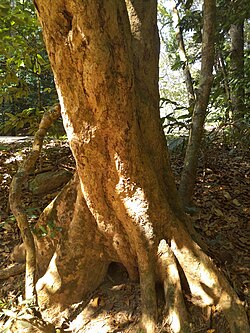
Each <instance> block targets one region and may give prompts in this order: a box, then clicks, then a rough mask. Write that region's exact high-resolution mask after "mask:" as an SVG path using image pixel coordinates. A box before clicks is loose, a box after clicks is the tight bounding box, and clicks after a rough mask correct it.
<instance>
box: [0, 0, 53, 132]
mask: <svg viewBox="0 0 250 333" xmlns="http://www.w3.org/2000/svg"><path fill="white" fill-rule="evenodd" d="M55 101H56V94H55V88H54V83H53V75H52V72H51V69H50V64H49V60H48V56H47V53H46V51H45V47H44V44H43V40H42V33H41V28H40V27H39V25H38V21H37V17H36V14H35V12H34V8H33V3H32V2H31V1H28V0H23V1H16V2H10V1H5V0H3V1H1V10H0V108H1V113H0V121H1V130H0V133H3V134H6V129H8V131H9V132H7V133H10V132H11V130H13V128H15V130H17V132H14V133H19V130H20V129H23V128H27V126H30V125H31V127H30V129H28V132H29V133H33V132H34V127H35V126H36V125H37V119H38V118H39V117H40V113H41V111H42V110H43V107H45V106H47V105H52V104H53V103H54V102H55ZM11 115H12V116H13V117H12V116H11ZM28 116H30V121H28V119H27V117H28ZM18 121H19V122H20V124H18ZM32 121H34V124H32ZM11 124H13V126H14V127H13V128H11ZM32 127H33V128H32Z"/></svg>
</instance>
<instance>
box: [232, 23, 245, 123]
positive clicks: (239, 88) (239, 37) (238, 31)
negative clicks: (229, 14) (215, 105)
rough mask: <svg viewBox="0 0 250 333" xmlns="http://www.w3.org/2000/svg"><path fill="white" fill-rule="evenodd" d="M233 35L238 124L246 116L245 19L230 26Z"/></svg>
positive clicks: (233, 94) (235, 118)
mask: <svg viewBox="0 0 250 333" xmlns="http://www.w3.org/2000/svg"><path fill="white" fill-rule="evenodd" d="M230 37H231V62H230V64H231V75H230V76H231V80H230V81H231V104H232V111H233V120H234V121H235V122H236V124H238V125H240V122H241V121H242V120H243V118H244V113H245V105H244V97H245V89H244V82H243V80H244V21H242V22H241V23H239V24H232V25H231V27H230Z"/></svg>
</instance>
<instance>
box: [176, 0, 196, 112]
mask: <svg viewBox="0 0 250 333" xmlns="http://www.w3.org/2000/svg"><path fill="white" fill-rule="evenodd" d="M172 15H173V21H174V25H175V32H176V39H177V42H178V49H179V56H180V60H181V61H182V63H183V65H182V70H183V74H184V80H185V84H186V88H187V93H188V104H189V113H190V115H192V114H193V110H194V105H195V94H194V87H193V80H192V75H191V72H190V68H189V64H188V57H187V52H186V48H185V43H184V39H183V34H182V29H181V27H180V17H179V12H178V9H177V6H176V5H174V7H173V14H172Z"/></svg>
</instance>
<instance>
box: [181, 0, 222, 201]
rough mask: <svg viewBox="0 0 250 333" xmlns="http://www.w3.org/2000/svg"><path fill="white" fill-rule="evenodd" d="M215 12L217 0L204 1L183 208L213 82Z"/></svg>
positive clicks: (189, 191)
mask: <svg viewBox="0 0 250 333" xmlns="http://www.w3.org/2000/svg"><path fill="white" fill-rule="evenodd" d="M215 15H216V5H215V0H205V1H204V9H203V20H204V22H203V34H202V58H201V77H200V84H199V89H198V93H197V97H196V103H195V108H194V113H193V117H192V124H191V129H190V134H189V141H188V145H187V149H186V154H185V160H184V166H183V170H182V174H181V182H180V187H179V194H180V197H181V200H182V204H183V206H184V207H187V206H190V205H191V203H192V196H193V191H194V186H195V181H196V172H197V166H198V156H199V150H200V147H201V141H202V136H203V126H204V122H205V118H206V110H207V105H208V101H209V95H210V91H211V87H212V82H213V75H212V71H213V64H214V35H215Z"/></svg>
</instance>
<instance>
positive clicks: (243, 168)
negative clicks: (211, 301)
mask: <svg viewBox="0 0 250 333" xmlns="http://www.w3.org/2000/svg"><path fill="white" fill-rule="evenodd" d="M30 147H31V143H30V142H22V143H12V144H8V145H7V144H4V145H1V146H0V187H1V191H0V244H1V246H0V270H1V269H4V268H6V267H8V266H9V265H11V264H12V262H11V252H12V251H13V248H14V247H15V246H16V245H18V244H20V243H21V240H20V234H19V230H18V228H17V226H16V223H15V219H14V217H13V215H12V214H11V212H10V210H9V206H8V189H9V185H10V182H11V179H12V176H13V175H14V174H15V172H16V171H17V169H18V164H19V163H20V161H22V158H23V156H25V155H26V154H27V152H28V151H29V149H30ZM171 158H172V166H173V169H174V173H175V175H176V180H177V183H178V181H179V175H180V173H181V166H182V162H183V154H182V153H180V152H179V153H178V152H175V153H174V154H172V157H171ZM249 166H250V156H249V154H245V153H243V152H237V154H234V155H233V156H232V155H230V154H229V153H228V151H227V150H226V149H225V148H224V147H223V146H221V145H218V146H216V147H214V146H213V147H211V148H210V151H209V150H208V151H207V152H206V155H203V156H202V157H201V158H200V160H199V170H198V177H197V183H196V189H195V195H194V202H195V204H196V205H197V207H198V208H199V209H198V210H197V212H196V213H195V214H194V215H193V216H192V218H193V221H194V226H195V228H196V229H197V231H198V232H199V233H200V234H201V235H202V237H203V239H204V241H205V242H206V243H207V245H208V246H209V249H210V255H211V258H212V259H213V260H214V261H215V262H216V264H217V266H218V267H219V268H220V269H221V270H222V271H223V272H224V274H225V275H226V277H227V278H228V280H229V281H230V283H231V285H232V286H233V288H234V289H235V291H236V292H237V294H238V295H239V298H240V299H241V301H242V302H244V304H245V307H246V311H247V313H248V316H250V311H249V306H250V256H249V251H250V223H249V221H250V202H249V185H250V168H249ZM58 169H68V170H70V171H74V160H73V158H72V155H71V152H70V149H69V146H68V144H67V142H65V141H60V140H47V141H46V144H45V147H44V149H43V153H42V156H41V158H40V160H39V163H37V166H36V170H35V173H40V172H43V171H46V170H58ZM32 177H34V175H32V176H31V179H32ZM59 190H60V189H57V190H56V191H54V192H51V193H48V194H46V195H43V196H41V195H40V196H39V195H33V194H32V193H30V191H29V189H28V187H27V188H24V195H23V198H24V204H25V207H26V209H27V213H28V215H29V218H30V223H32V224H33V223H35V222H36V220H37V219H38V217H39V215H40V213H41V212H42V210H43V209H44V208H45V207H46V205H47V204H48V203H49V202H50V201H51V200H52V199H53V198H54V197H55V196H56V195H57V193H58V191H59ZM118 272H119V269H118ZM125 275H126V272H124V271H123V270H122V269H121V271H120V273H118V275H117V273H116V276H115V277H114V276H113V275H112V272H111V273H110V274H108V275H107V278H106V280H105V281H104V283H103V284H102V285H101V286H100V287H99V288H98V289H97V290H96V291H95V292H94V293H93V294H92V295H91V297H90V298H89V300H88V302H87V303H86V302H84V304H80V303H79V305H78V307H79V309H80V310H79V309H78V312H79V314H78V315H77V316H75V318H74V320H72V322H71V323H70V324H66V323H65V324H64V332H78V333H88V332H98V333H102V332H103V333H115V332H116V333H119V332H124V333H129V332H140V330H139V318H140V311H141V310H140V291H139V286H138V284H134V283H131V282H129V281H128V280H127V277H126V276H125ZM23 292H24V274H19V275H16V276H12V277H9V278H8V279H6V280H0V313H1V309H2V310H3V309H4V310H5V312H6V311H7V310H8V309H11V308H13V307H17V306H18V299H20V297H22V294H23ZM162 303H164V302H163V301H162ZM75 311H76V309H72V313H75ZM190 311H191V316H192V312H193V311H195V312H197V311H198V310H197V309H196V308H192V306H191V307H190ZM201 317H202V319H201V320H200V322H198V321H197V322H196V323H194V326H193V328H192V332H196V331H197V332H201V333H207V332H219V333H227V332H228V330H227V325H226V324H225V323H224V321H223V318H221V317H220V316H219V315H218V313H216V311H212V309H211V312H210V313H209V314H208V313H202V315H201ZM6 319H7V318H6V316H5V315H4V314H3V312H2V314H1V315H0V329H1V327H2V326H3V324H4V322H5V321H6ZM1 325H2V326H1ZM159 332H170V331H169V330H168V328H167V325H166V323H165V324H164V323H163V324H162V325H161V327H159Z"/></svg>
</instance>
